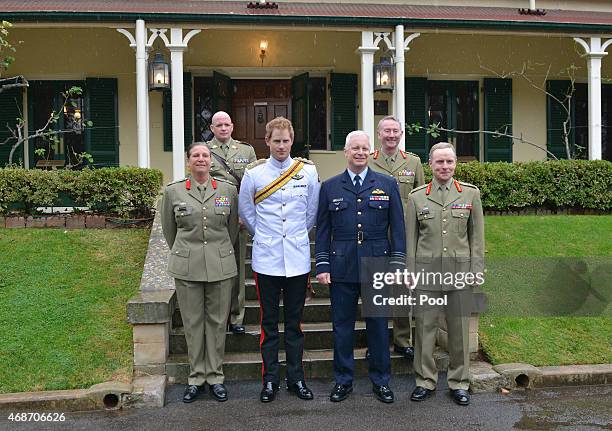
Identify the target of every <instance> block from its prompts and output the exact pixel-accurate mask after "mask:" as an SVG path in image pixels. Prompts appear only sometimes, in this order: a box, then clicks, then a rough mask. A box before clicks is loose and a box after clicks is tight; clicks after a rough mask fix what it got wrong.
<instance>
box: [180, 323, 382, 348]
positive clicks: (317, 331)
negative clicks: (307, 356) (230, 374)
mask: <svg viewBox="0 0 612 431" xmlns="http://www.w3.org/2000/svg"><path fill="white" fill-rule="evenodd" d="M245 329H246V333H245V334H241V335H235V334H232V333H231V332H228V333H227V338H226V340H225V351H226V352H227V353H238V352H259V337H260V328H259V325H246V327H245ZM278 329H279V333H280V345H281V347H282V346H284V343H285V341H284V340H285V328H284V325H283V324H280V325H279V328H278ZM392 330H393V326H392V324H391V323H390V324H389V343H392V342H393V339H392ZM302 331H303V332H304V348H305V349H308V350H321V349H326V348H330V347H332V346H333V345H334V335H333V331H332V324H331V323H329V322H322V323H304V324H303V325H302ZM354 334H355V335H354V343H355V344H354V345H355V347H358V348H362V347H364V348H365V347H367V336H366V329H365V322H364V321H357V322H355V333H354ZM170 353H173V354H186V353H187V342H186V341H185V332H184V330H183V328H182V327H179V328H173V329H172V331H171V332H170Z"/></svg>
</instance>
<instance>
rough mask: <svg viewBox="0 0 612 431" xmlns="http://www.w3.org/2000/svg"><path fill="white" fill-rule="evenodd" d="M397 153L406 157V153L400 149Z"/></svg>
mask: <svg viewBox="0 0 612 431" xmlns="http://www.w3.org/2000/svg"><path fill="white" fill-rule="evenodd" d="M399 153H400V154H401V155H402V158H404V159H405V158H406V153H404V152H403V151H402V150H399Z"/></svg>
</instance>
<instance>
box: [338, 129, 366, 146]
mask: <svg viewBox="0 0 612 431" xmlns="http://www.w3.org/2000/svg"><path fill="white" fill-rule="evenodd" d="M356 136H365V137H366V139H367V140H368V146H369V147H370V150H371V149H372V144H370V137H369V136H368V134H367V133H366V132H364V131H363V130H353V131H352V132H351V133H349V134H348V135H346V140H345V141H344V149H345V150H346V149H347V148H348V147H349V144H350V143H351V139H353V138H354V137H356Z"/></svg>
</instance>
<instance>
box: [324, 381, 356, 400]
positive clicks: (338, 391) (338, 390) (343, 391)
mask: <svg viewBox="0 0 612 431" xmlns="http://www.w3.org/2000/svg"><path fill="white" fill-rule="evenodd" d="M351 392H353V386H352V385H351V386H349V385H341V384H336V386H334V390H333V391H332V393H331V394H330V395H329V400H330V401H333V402H335V403H337V402H340V401H344V400H345V399H346V398H347V397H348V396H349V394H350V393H351Z"/></svg>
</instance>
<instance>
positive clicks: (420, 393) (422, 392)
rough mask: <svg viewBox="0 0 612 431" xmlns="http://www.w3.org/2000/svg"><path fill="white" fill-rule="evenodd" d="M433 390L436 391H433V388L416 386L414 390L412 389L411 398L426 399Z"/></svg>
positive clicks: (415, 399) (413, 399) (416, 399)
mask: <svg viewBox="0 0 612 431" xmlns="http://www.w3.org/2000/svg"><path fill="white" fill-rule="evenodd" d="M433 392H434V391H432V390H431V389H425V388H424V387H422V386H417V387H416V388H414V391H412V395H410V399H411V400H412V401H425V400H426V399H427V398H429V397H430V396H431V395H432V394H433Z"/></svg>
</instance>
